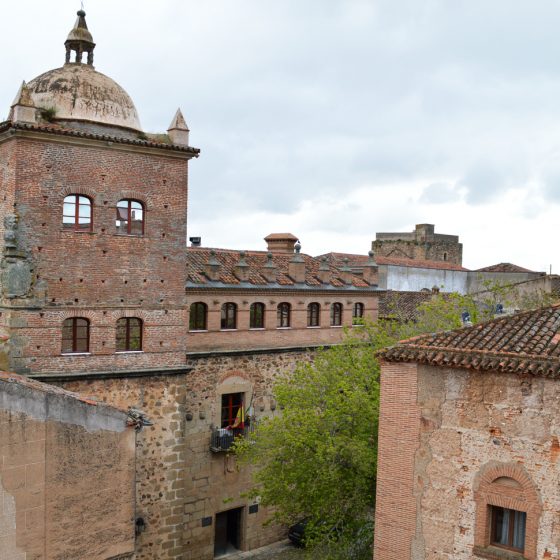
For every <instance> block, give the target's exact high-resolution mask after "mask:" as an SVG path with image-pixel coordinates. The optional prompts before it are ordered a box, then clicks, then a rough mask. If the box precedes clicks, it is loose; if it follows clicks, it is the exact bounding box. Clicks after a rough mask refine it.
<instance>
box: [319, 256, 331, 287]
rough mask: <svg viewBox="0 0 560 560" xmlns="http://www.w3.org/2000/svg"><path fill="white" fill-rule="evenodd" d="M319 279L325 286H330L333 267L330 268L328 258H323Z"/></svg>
mask: <svg viewBox="0 0 560 560" xmlns="http://www.w3.org/2000/svg"><path fill="white" fill-rule="evenodd" d="M317 278H319V280H320V282H321V283H323V284H330V282H331V267H330V266H329V263H328V259H327V257H321V265H320V266H319V272H318V273H317Z"/></svg>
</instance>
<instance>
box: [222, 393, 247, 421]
mask: <svg viewBox="0 0 560 560" xmlns="http://www.w3.org/2000/svg"><path fill="white" fill-rule="evenodd" d="M243 396H244V393H229V394H226V395H222V428H228V427H229V428H234V429H243V428H244V423H245V411H244V409H243Z"/></svg>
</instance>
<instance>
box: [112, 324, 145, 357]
mask: <svg viewBox="0 0 560 560" xmlns="http://www.w3.org/2000/svg"><path fill="white" fill-rule="evenodd" d="M116 350H117V352H139V351H141V350H142V320H141V319H138V318H137V317H122V318H121V319H119V320H118V321H117V341H116Z"/></svg>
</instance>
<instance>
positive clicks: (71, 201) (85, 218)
mask: <svg viewBox="0 0 560 560" xmlns="http://www.w3.org/2000/svg"><path fill="white" fill-rule="evenodd" d="M92 224H93V221H92V205H91V200H90V199H89V198H88V197H87V196H82V195H79V194H71V195H69V196H67V197H65V199H64V204H63V208H62V227H63V228H64V229H69V230H73V231H91V228H92Z"/></svg>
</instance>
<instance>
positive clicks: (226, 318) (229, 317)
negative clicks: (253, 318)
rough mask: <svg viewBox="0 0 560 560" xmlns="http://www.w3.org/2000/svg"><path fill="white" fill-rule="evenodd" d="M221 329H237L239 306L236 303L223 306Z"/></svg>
mask: <svg viewBox="0 0 560 560" xmlns="http://www.w3.org/2000/svg"><path fill="white" fill-rule="evenodd" d="M220 328H221V329H222V330H235V329H237V305H236V304H235V303H231V302H228V303H224V304H223V305H222V317H221V322H220Z"/></svg>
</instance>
